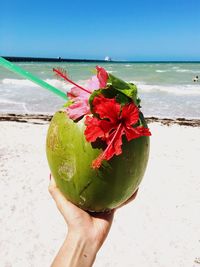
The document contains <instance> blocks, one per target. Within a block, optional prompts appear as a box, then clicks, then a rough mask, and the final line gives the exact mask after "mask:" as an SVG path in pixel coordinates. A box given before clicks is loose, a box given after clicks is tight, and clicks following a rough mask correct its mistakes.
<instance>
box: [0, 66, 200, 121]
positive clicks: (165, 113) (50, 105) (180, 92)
mask: <svg viewBox="0 0 200 267" xmlns="http://www.w3.org/2000/svg"><path fill="white" fill-rule="evenodd" d="M17 64H18V65H19V66H21V67H22V68H24V69H26V70H27V71H30V72H32V73H33V74H35V75H37V76H38V77H40V78H42V79H44V80H45V81H46V82H48V83H50V84H52V85H54V86H55V87H57V88H59V89H61V90H63V91H64V92H66V91H67V90H69V89H70V88H71V85H70V84H67V83H65V82H62V81H60V80H57V79H56V78H55V76H54V74H53V71H52V68H53V67H62V68H64V69H66V70H67V72H68V74H69V76H70V78H71V79H72V80H74V81H75V82H77V83H79V84H81V85H84V83H85V82H86V81H87V79H89V78H90V76H91V75H93V74H94V72H93V70H94V68H95V66H96V65H97V63H96V64H95V63H70V62H67V63H35V62H34V63H30V62H28V63H17ZM101 66H103V67H105V68H106V70H107V71H108V72H110V73H112V74H113V75H115V76H118V77H120V78H122V79H124V80H126V81H129V82H130V81H131V82H133V83H135V84H136V85H137V87H138V94H139V97H140V98H141V99H142V102H141V105H142V111H143V113H144V115H145V116H156V117H161V118H162V117H165V118H166V117H167V118H178V117H179V118H180V117H181V118H200V63H170V62H169V63H112V62H107V63H104V64H101ZM195 76H199V81H198V82H193V81H192V79H193V77H195ZM63 104H64V102H63V99H61V98H59V97H57V96H56V95H53V94H52V93H50V92H49V91H46V90H44V89H42V88H40V87H38V86H36V85H35V84H33V83H32V82H30V81H28V80H25V79H23V78H21V77H20V76H18V75H17V74H14V73H11V72H10V71H8V70H6V69H4V68H2V67H0V113H18V114H19V113H48V114H49V113H50V114H53V113H54V112H55V111H56V110H58V109H59V108H60V107H62V105H63Z"/></svg>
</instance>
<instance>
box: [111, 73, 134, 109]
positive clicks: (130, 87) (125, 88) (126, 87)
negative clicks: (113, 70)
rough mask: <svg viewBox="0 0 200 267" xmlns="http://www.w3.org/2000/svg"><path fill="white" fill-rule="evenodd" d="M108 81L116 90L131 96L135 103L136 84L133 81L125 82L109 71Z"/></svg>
mask: <svg viewBox="0 0 200 267" xmlns="http://www.w3.org/2000/svg"><path fill="white" fill-rule="evenodd" d="M108 83H109V84H110V85H112V87H114V88H115V89H116V90H118V91H120V92H121V93H122V94H124V95H126V96H128V97H129V98H131V99H132V100H133V101H134V103H135V104H136V105H137V86H136V85H135V84H133V83H127V82H125V81H123V80H121V79H119V78H117V77H115V76H114V75H112V74H110V73H109V79H108Z"/></svg>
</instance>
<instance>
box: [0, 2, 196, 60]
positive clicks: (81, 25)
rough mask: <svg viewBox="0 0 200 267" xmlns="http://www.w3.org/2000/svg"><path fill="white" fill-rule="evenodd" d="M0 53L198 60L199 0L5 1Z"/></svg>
mask: <svg viewBox="0 0 200 267" xmlns="http://www.w3.org/2000/svg"><path fill="white" fill-rule="evenodd" d="M0 10H1V11H0V12H1V14H0V55H11V56H44V57H57V56H61V57H66V58H92V59H94V58H99V59H103V58H104V57H105V56H107V55H108V56H111V57H112V58H113V59H119V60H200V0H159V1H158V0H137V1H135V0H132V1H131V0H130V1H128V0H124V1H121V0H120V1H117V0H115V1H114V0H107V1H106V0H100V1H96V0H82V1H81V0H79V1H78V0H71V1H68V0H59V1H51V0H49V1H46V0H34V1H33V0H26V1H25V0H21V1H20V0H6V1H2V2H1V4H0Z"/></svg>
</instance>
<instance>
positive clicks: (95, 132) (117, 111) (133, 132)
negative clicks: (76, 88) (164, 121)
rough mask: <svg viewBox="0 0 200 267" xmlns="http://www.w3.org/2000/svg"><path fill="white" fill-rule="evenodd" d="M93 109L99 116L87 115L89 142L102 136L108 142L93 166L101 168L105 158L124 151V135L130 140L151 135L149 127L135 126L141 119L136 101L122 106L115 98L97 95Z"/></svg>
mask: <svg viewBox="0 0 200 267" xmlns="http://www.w3.org/2000/svg"><path fill="white" fill-rule="evenodd" d="M93 110H94V112H95V113H96V114H98V116H99V118H97V117H90V116H87V117H86V120H85V125H86V129H85V136H86V140H87V141H88V142H95V141H96V140H97V138H101V139H102V140H103V141H105V142H106V144H107V147H106V149H105V150H104V151H103V152H102V153H101V154H100V155H99V156H98V158H97V159H95V160H94V161H93V163H92V167H93V168H99V167H100V166H101V163H102V161H103V160H109V159H111V158H112V157H113V156H114V155H120V154H121V153H122V148H121V146H122V136H123V135H125V136H126V138H127V140H128V141H130V140H132V139H134V138H138V137H140V136H150V135H151V133H150V131H149V129H148V128H145V127H143V126H137V127H134V125H135V124H136V123H137V122H138V120H139V109H138V107H137V106H136V105H135V104H134V103H129V104H126V105H125V106H123V107H121V105H120V104H119V103H117V102H116V100H115V99H114V98H112V99H110V98H105V97H104V96H98V97H95V98H94V100H93Z"/></svg>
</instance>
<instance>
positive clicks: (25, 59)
mask: <svg viewBox="0 0 200 267" xmlns="http://www.w3.org/2000/svg"><path fill="white" fill-rule="evenodd" d="M3 58H5V59H7V60H9V61H11V62H100V63H107V62H108V61H107V60H100V59H72V58H62V57H57V58H45V57H10V56H3ZM109 62H113V61H109ZM114 62H120V61H114Z"/></svg>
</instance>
